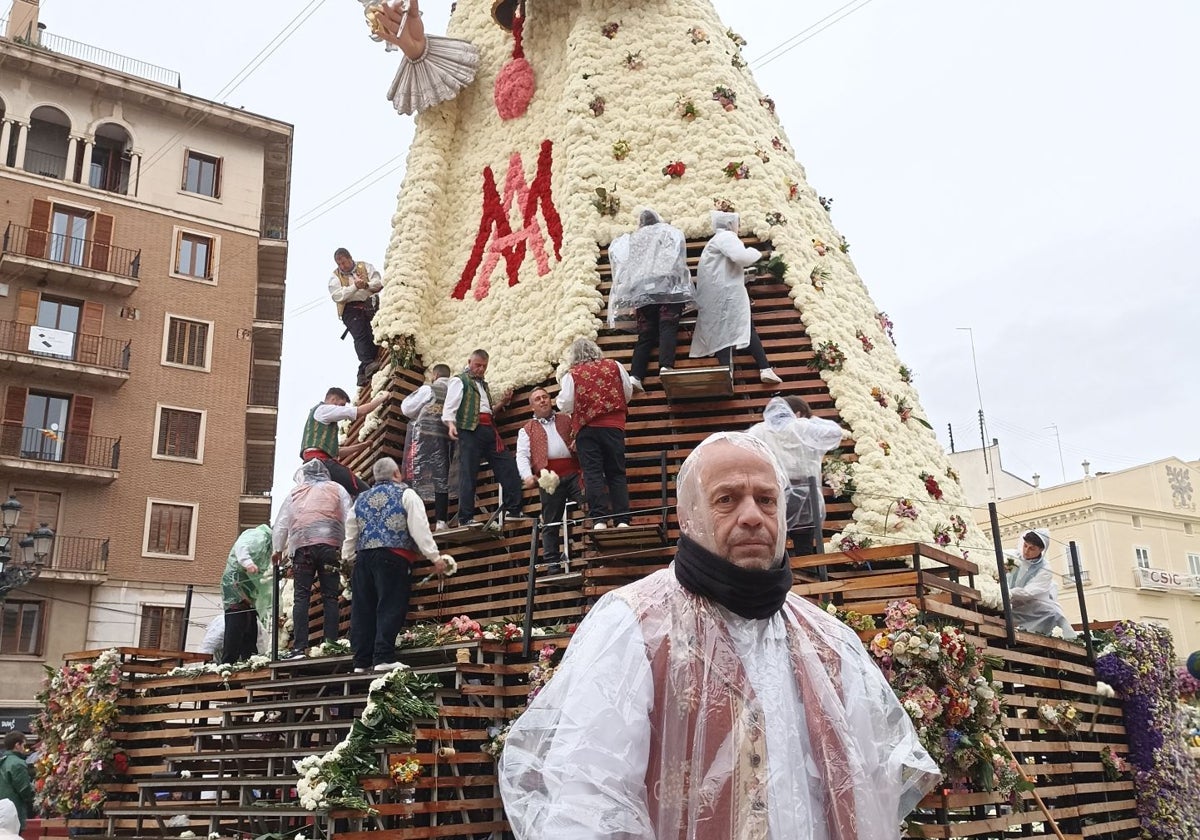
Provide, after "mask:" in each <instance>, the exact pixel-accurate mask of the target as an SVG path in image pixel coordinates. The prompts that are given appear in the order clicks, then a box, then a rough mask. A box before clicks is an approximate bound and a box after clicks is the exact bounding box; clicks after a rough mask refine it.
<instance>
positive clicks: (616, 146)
mask: <svg viewBox="0 0 1200 840" xmlns="http://www.w3.org/2000/svg"><path fill="white" fill-rule="evenodd" d="M629 151H630V146H629V141H627V140H618V141H617V142H616V143H613V147H612V154H613V159H614V160H625V158H627V157H629Z"/></svg>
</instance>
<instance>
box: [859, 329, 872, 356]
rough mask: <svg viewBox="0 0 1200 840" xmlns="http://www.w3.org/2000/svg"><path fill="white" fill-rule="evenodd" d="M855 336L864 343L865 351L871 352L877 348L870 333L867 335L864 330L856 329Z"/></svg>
mask: <svg viewBox="0 0 1200 840" xmlns="http://www.w3.org/2000/svg"><path fill="white" fill-rule="evenodd" d="M854 337H855V338H857V339H858V340H859V343H860V344H862V348H863V352H864V353H870V352H871V351H872V350H874V349H875V342H874V341H871V337H870V336H869V335H867V334H866V333H865V332H863V331H862V330H856V331H855V333H854Z"/></svg>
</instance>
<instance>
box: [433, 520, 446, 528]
mask: <svg viewBox="0 0 1200 840" xmlns="http://www.w3.org/2000/svg"><path fill="white" fill-rule="evenodd" d="M433 530H434V531H449V530H450V523H449V522H447V521H446V520H444V519H439V520H438V521H437V525H435V526H434V527H433Z"/></svg>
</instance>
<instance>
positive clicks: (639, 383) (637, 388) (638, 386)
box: [629, 376, 646, 394]
mask: <svg viewBox="0 0 1200 840" xmlns="http://www.w3.org/2000/svg"><path fill="white" fill-rule="evenodd" d="M629 382H630V384H632V385H633V390H635V391H637V392H638V393H639V394H644V393H646V389H645V388H643V387H642V380H640V379H638V378H637V377H636V376H631V377H629Z"/></svg>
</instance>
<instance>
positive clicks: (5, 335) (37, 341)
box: [0, 321, 129, 371]
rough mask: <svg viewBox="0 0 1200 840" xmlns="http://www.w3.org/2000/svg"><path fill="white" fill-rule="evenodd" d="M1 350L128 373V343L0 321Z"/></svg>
mask: <svg viewBox="0 0 1200 840" xmlns="http://www.w3.org/2000/svg"><path fill="white" fill-rule="evenodd" d="M0 350H7V351H9V352H10V353H20V354H21V355H23V356H36V357H38V358H40V359H48V360H52V361H53V360H57V361H64V362H78V363H80V364H84V365H95V366H96V367H102V368H108V369H109V370H116V371H128V370H129V342H128V341H121V340H120V339H116V338H102V337H100V336H98V335H81V334H78V333H70V332H66V331H64V330H50V329H43V328H42V327H39V326H37V325H36V324H18V323H17V322H15V321H0Z"/></svg>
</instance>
